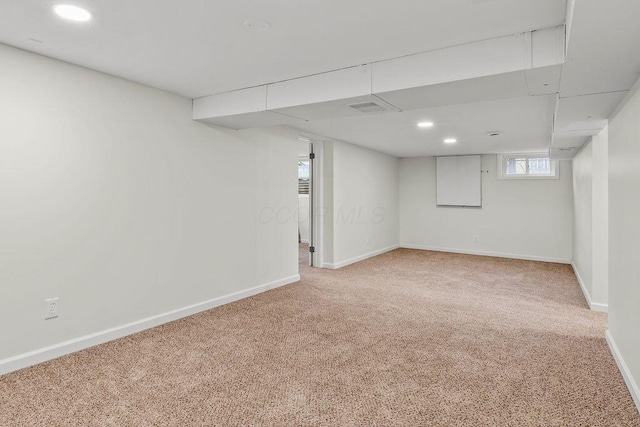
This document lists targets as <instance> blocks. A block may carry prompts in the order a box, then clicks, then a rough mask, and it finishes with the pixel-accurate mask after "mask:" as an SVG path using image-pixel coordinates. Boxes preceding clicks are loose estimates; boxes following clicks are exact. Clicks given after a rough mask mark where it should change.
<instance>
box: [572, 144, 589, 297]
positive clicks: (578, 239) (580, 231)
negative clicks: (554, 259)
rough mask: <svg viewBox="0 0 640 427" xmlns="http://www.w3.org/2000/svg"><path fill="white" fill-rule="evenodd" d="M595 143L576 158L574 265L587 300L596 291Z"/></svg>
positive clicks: (574, 174) (574, 165) (574, 164)
mask: <svg viewBox="0 0 640 427" xmlns="http://www.w3.org/2000/svg"><path fill="white" fill-rule="evenodd" d="M592 181H593V145H592V144H591V143H589V144H587V145H585V147H584V148H583V149H582V150H581V151H580V152H579V153H578V154H577V155H576V156H575V158H574V159H573V205H574V219H573V227H574V231H573V265H574V268H575V269H576V274H577V276H578V278H579V280H580V284H581V286H582V288H583V292H585V294H586V295H585V297H586V298H587V301H589V302H591V301H592V295H593V219H592V216H593V199H592V197H593V182H592Z"/></svg>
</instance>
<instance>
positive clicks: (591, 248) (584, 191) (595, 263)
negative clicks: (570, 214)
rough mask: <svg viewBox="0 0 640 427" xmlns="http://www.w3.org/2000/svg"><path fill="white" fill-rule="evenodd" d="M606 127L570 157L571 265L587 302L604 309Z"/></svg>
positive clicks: (606, 290)
mask: <svg viewBox="0 0 640 427" xmlns="http://www.w3.org/2000/svg"><path fill="white" fill-rule="evenodd" d="M608 179H609V178H608V129H607V128H605V129H604V130H603V131H602V132H601V133H600V134H599V135H597V136H594V137H593V138H591V140H590V141H589V142H588V143H587V144H586V145H585V146H584V148H583V149H582V150H581V151H580V152H579V153H578V154H577V155H576V157H575V158H574V159H573V194H574V234H573V238H574V240H573V268H574V269H575V271H576V276H578V280H579V281H580V285H581V286H582V290H583V292H584V293H585V298H586V299H587V302H588V303H589V306H590V307H591V308H592V309H593V310H598V311H604V312H606V311H607V302H608V284H609V278H608V265H609V237H608V236H609V229H608V226H609V224H608V223H609V219H608V212H609V203H608Z"/></svg>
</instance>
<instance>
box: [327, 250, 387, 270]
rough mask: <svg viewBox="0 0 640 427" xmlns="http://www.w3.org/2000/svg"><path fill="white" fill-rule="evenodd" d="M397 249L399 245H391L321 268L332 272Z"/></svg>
mask: <svg viewBox="0 0 640 427" xmlns="http://www.w3.org/2000/svg"><path fill="white" fill-rule="evenodd" d="M399 247H400V245H393V246H389V247H388V248H384V249H379V250H377V251H373V252H369V253H368V254H364V255H360V256H357V257H354V258H350V259H348V260H345V261H340V262H338V263H335V264H331V263H324V264H323V265H322V266H323V267H324V268H330V269H332V270H337V269H338V268H342V267H345V266H347V265H350V264H355V263H356V262H360V261H364V260H365V259H368V258H373V257H374V256H378V255H382V254H384V253H386V252H390V251H393V250H395V249H398V248H399Z"/></svg>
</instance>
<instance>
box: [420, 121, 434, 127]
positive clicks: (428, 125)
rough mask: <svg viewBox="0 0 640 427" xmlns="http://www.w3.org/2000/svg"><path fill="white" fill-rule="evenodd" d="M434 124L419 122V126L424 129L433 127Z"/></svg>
mask: <svg viewBox="0 0 640 427" xmlns="http://www.w3.org/2000/svg"><path fill="white" fill-rule="evenodd" d="M433 126H434V123H433V122H428V121H424V122H420V123H418V127H419V128H423V129H426V128H432V127H433Z"/></svg>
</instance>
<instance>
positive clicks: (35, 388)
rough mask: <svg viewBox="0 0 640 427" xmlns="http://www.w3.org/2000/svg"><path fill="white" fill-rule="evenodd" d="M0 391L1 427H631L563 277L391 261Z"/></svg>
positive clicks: (405, 257) (620, 391)
mask: <svg viewBox="0 0 640 427" xmlns="http://www.w3.org/2000/svg"><path fill="white" fill-rule="evenodd" d="M302 275H303V280H302V281H301V282H300V283H297V284H294V285H290V286H286V287H283V288H280V289H276V290H273V291H270V292H267V293H264V294H261V295H258V296H255V297H253V298H249V299H246V300H243V301H239V302H237V303H234V304H229V305H226V306H223V307H220V308H217V309H214V310H211V311H209V312H206V313H202V314H200V315H196V316H193V317H190V318H187V319H183V320H180V321H177V322H173V323H171V324H168V325H165V326H162V327H159V328H155V329H153V330H149V331H146V332H143V333H140V334H137V335H134V336H131V337H127V338H124V339H121V340H118V341H115V342H112V343H108V344H105V345H102V346H99V347H96V348H92V349H89V350H85V351H82V352H79V353H76V354H73V355H70V356H67V357H64V358H61V359H58V360H56V361H52V362H49V363H45V364H42V365H39V366H36V367H34V368H30V369H26V370H23V371H20V372H17V373H14V374H10V375H7V376H4V377H2V378H0V425H2V426H45V425H46V426H65V425H82V426H151V425H153V426H214V425H219V426H253V425H269V426H328V425H331V426H393V425H402V426H606V427H611V426H640V416H639V415H638V412H637V411H636V408H635V407H634V405H633V403H632V400H631V397H630V395H629V392H628V391H627V389H626V387H625V385H624V382H623V380H622V377H621V375H620V373H619V371H618V369H617V368H616V366H615V362H614V361H613V358H612V356H611V354H610V352H609V350H608V348H607V344H606V342H605V339H604V338H603V334H604V331H605V329H606V315H604V314H599V313H595V312H591V311H589V310H588V309H587V307H586V303H585V301H584V298H583V297H582V295H581V292H580V289H579V287H578V284H577V283H576V279H575V277H574V276H573V274H572V271H571V268H570V267H569V266H566V265H558V264H545V263H535V262H526V261H514V260H505V259H496V258H485V257H474V256H465V255H453V254H442V253H434V252H423V251H413V250H396V251H393V252H391V253H388V254H385V255H382V256H379V257H377V258H374V259H370V260H367V261H364V262H361V263H359V264H355V265H352V266H349V267H345V268H343V269H342V270H338V271H329V270H312V269H310V268H308V267H305V268H303V269H302Z"/></svg>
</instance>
